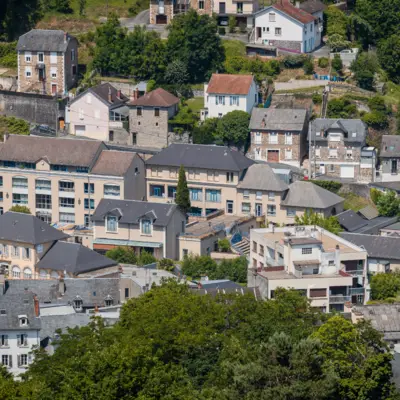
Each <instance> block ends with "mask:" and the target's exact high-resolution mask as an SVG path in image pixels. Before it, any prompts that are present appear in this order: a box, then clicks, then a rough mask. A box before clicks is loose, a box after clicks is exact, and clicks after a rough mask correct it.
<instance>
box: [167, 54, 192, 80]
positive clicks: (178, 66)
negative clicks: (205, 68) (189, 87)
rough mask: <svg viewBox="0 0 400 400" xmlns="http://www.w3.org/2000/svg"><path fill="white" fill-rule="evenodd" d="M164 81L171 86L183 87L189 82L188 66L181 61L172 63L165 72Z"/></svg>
mask: <svg viewBox="0 0 400 400" xmlns="http://www.w3.org/2000/svg"><path fill="white" fill-rule="evenodd" d="M164 81H165V82H166V83H169V84H178V85H182V84H185V83H187V82H188V81H189V74H188V72H187V67H186V65H185V64H184V63H183V62H182V61H181V60H173V61H171V62H170V63H169V64H168V65H167V68H166V70H165V75H164Z"/></svg>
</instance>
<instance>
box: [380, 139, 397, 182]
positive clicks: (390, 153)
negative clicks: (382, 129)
mask: <svg viewBox="0 0 400 400" xmlns="http://www.w3.org/2000/svg"><path fill="white" fill-rule="evenodd" d="M379 157H380V161H381V166H380V168H381V171H380V172H381V180H382V182H398V181H400V136H397V135H383V136H382V145H381V152H380V154H379Z"/></svg>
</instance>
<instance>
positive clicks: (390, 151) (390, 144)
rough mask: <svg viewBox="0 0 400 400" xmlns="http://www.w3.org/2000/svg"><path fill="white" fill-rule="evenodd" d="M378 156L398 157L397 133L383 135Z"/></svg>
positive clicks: (398, 138) (399, 153)
mask: <svg viewBox="0 0 400 400" xmlns="http://www.w3.org/2000/svg"><path fill="white" fill-rule="evenodd" d="M379 156H380V157H384V158H386V157H388V158H391V157H395V158H400V136H399V135H383V136H382V143H381V152H380V154H379Z"/></svg>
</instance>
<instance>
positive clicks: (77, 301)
mask: <svg viewBox="0 0 400 400" xmlns="http://www.w3.org/2000/svg"><path fill="white" fill-rule="evenodd" d="M74 308H75V310H76V311H82V308H83V301H82V299H81V298H80V297H79V298H76V299H75V300H74Z"/></svg>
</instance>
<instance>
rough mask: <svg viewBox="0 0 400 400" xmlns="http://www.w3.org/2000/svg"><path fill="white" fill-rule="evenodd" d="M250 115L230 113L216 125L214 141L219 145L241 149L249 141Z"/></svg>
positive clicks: (241, 112) (243, 112) (237, 112)
mask: <svg viewBox="0 0 400 400" xmlns="http://www.w3.org/2000/svg"><path fill="white" fill-rule="evenodd" d="M249 121H250V115H249V114H248V113H247V112H246V111H231V112H229V113H228V114H225V115H224V116H223V117H222V118H221V119H220V120H219V121H218V124H217V130H216V132H215V135H214V136H215V139H216V141H217V142H218V143H219V144H225V145H228V146H237V147H239V148H242V147H243V146H245V145H246V143H247V141H248V139H249Z"/></svg>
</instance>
